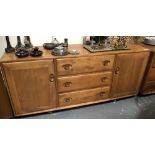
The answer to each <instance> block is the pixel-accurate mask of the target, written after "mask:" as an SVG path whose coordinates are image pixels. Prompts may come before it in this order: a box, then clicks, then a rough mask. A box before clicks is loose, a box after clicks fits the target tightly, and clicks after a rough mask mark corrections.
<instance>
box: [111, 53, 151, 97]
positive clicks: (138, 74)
mask: <svg viewBox="0 0 155 155" xmlns="http://www.w3.org/2000/svg"><path fill="white" fill-rule="evenodd" d="M148 57H149V53H147V52H142V53H134V54H133V53H132V54H119V55H117V58H116V64H115V70H114V76H113V82H112V89H111V96H112V97H122V96H131V95H136V94H137V93H138V90H139V86H140V84H141V81H142V78H143V74H144V71H145V68H146V65H147V61H148Z"/></svg>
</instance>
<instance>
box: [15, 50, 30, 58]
mask: <svg viewBox="0 0 155 155" xmlns="http://www.w3.org/2000/svg"><path fill="white" fill-rule="evenodd" d="M15 55H16V56H17V57H18V58H24V57H28V56H29V51H28V50H27V49H25V48H23V47H21V48H18V49H17V51H16V52H15Z"/></svg>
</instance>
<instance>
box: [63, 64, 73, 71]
mask: <svg viewBox="0 0 155 155" xmlns="http://www.w3.org/2000/svg"><path fill="white" fill-rule="evenodd" d="M63 68H64V69H65V70H71V69H72V65H71V64H66V65H63Z"/></svg>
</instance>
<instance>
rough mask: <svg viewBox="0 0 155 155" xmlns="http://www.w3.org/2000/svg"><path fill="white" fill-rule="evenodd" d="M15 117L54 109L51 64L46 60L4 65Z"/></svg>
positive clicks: (54, 99) (54, 100) (53, 84)
mask: <svg viewBox="0 0 155 155" xmlns="http://www.w3.org/2000/svg"><path fill="white" fill-rule="evenodd" d="M3 66H4V69H5V74H6V79H7V83H8V87H9V91H10V95H11V99H12V105H13V109H14V113H15V115H18V116H19V115H20V114H23V113H24V114H26V113H30V112H34V111H42V110H46V109H51V108H55V107H56V91H55V90H56V89H55V82H54V81H53V82H50V75H51V74H54V70H53V62H52V60H51V61H48V60H42V61H31V62H29V63H27V62H16V63H4V64H3Z"/></svg>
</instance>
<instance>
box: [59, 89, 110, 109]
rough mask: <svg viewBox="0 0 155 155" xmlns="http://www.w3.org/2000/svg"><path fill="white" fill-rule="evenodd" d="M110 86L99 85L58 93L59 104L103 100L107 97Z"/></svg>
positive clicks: (76, 103)
mask: <svg viewBox="0 0 155 155" xmlns="http://www.w3.org/2000/svg"><path fill="white" fill-rule="evenodd" d="M109 91H110V87H102V88H101V87H100V88H94V89H88V90H83V91H76V92H70V93H63V94H59V106H60V107H65V106H70V105H78V104H82V103H87V102H93V101H98V100H104V99H107V98H108V97H109Z"/></svg>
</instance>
